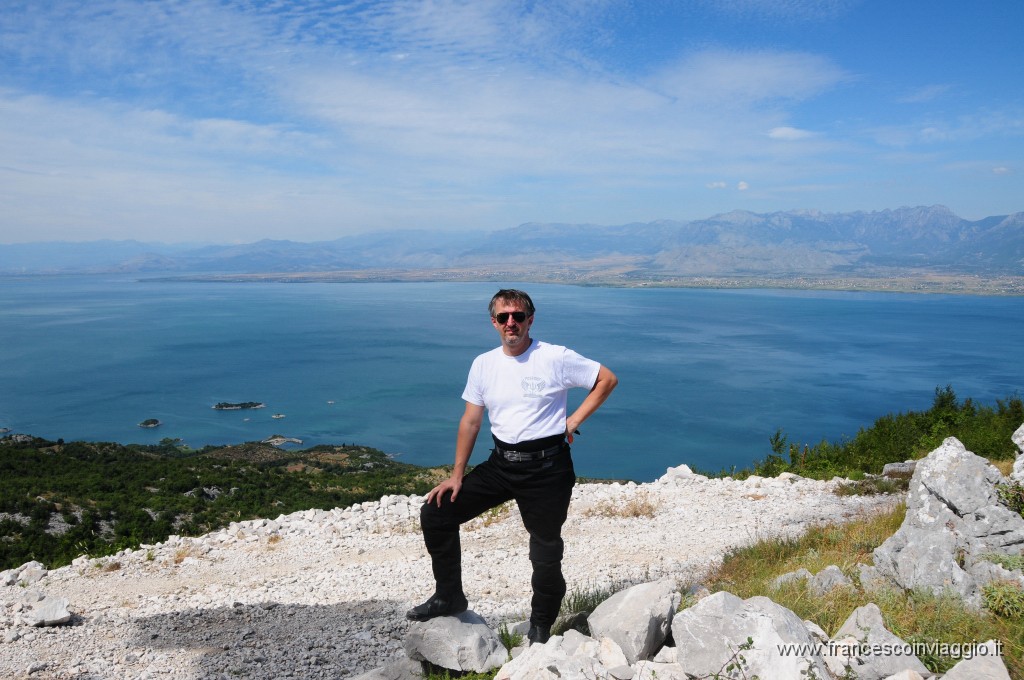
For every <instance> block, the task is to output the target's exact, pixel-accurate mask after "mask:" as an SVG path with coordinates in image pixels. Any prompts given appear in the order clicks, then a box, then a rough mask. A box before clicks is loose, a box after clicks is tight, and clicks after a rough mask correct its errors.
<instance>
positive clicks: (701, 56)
mask: <svg viewBox="0 0 1024 680" xmlns="http://www.w3.org/2000/svg"><path fill="white" fill-rule="evenodd" d="M848 78H849V76H848V75H847V74H846V73H845V72H844V71H843V70H842V69H840V68H839V67H837V66H836V65H835V64H833V63H832V62H831V61H829V60H828V59H826V58H824V57H822V56H820V55H815V54H808V53H802V52H770V51H760V52H733V51H724V50H709V51H704V52H699V53H696V54H693V55H691V56H690V57H688V58H686V59H684V60H683V61H682V62H679V63H678V64H676V65H674V66H673V67H671V68H668V69H666V70H665V71H664V72H662V73H661V74H660V75H659V77H658V78H657V79H656V80H655V86H656V87H657V88H658V89H659V90H661V91H663V92H664V93H666V94H667V95H669V96H672V97H674V98H676V99H677V100H678V101H679V102H680V103H681V104H683V105H686V106H701V105H707V104H716V105H719V106H724V107H727V108H743V107H748V106H751V105H754V104H759V103H761V102H764V101H773V100H801V99H806V98H808V97H812V96H814V95H816V94H819V93H821V92H823V91H825V90H827V89H829V88H832V87H835V86H836V85H838V84H840V83H842V82H844V81H845V80H847V79H848Z"/></svg>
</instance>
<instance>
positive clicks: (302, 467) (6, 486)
mask: <svg viewBox="0 0 1024 680" xmlns="http://www.w3.org/2000/svg"><path fill="white" fill-rule="evenodd" d="M447 475H448V472H447V471H440V470H436V469H429V468H421V467H417V466H414V465H409V464H404V463H398V462H396V461H394V460H391V459H390V458H389V457H388V456H387V455H386V454H384V453H383V452H381V451H378V450H376V449H371V448H368V447H363V446H317V447H313V448H310V449H306V450H303V451H299V452H288V451H282V450H280V449H277V448H274V447H273V446H269V445H265V444H259V443H247V444H242V445H239V446H229V447H207V448H205V449H202V450H190V449H187V448H185V447H182V446H180V445H179V442H178V441H177V440H172V439H164V440H163V441H162V442H161V443H160V444H159V445H156V446H138V445H133V446H124V445H121V444H112V443H85V442H71V443H66V444H65V443H64V442H62V441H57V442H51V441H46V440H43V439H33V440H31V441H29V442H25V443H16V442H15V441H13V440H12V439H10V438H7V439H0V570H2V569H9V568H12V567H15V566H18V565H20V564H23V563H25V562H27V561H29V560H38V561H40V562H42V563H43V564H45V565H46V566H47V567H49V568H56V567H59V566H62V565H65V564H68V563H70V562H71V560H73V559H74V558H75V557H78V556H79V555H82V554H89V555H93V556H101V555H107V554H111V553H114V552H116V551H118V550H121V549H124V548H132V549H134V548H137V547H138V546H139V545H141V544H144V543H157V542H160V541H163V540H165V539H166V538H167V537H168V536H169V535H171V534H179V535H200V534H203V533H206V532H209V531H213V530H215V529H217V528H220V527H223V526H227V525H228V524H229V523H230V522H232V521H241V520H246V519H254V518H258V517H276V516H278V515H280V514H287V513H291V512H295V511H298V510H306V509H309V508H334V507H345V506H348V505H352V504H353V503H359V502H363V501H367V500H376V499H379V498H380V497H381V496H383V495H385V494H392V493H418V494H422V493H426V491H427V490H429V489H430V488H431V487H432V486H433V485H434V484H435V483H436V480H437V479H438V478H439V477H446V476H447Z"/></svg>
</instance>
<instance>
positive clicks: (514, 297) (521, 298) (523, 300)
mask: <svg viewBox="0 0 1024 680" xmlns="http://www.w3.org/2000/svg"><path fill="white" fill-rule="evenodd" d="M498 300H504V301H505V302H518V303H519V304H521V305H522V306H523V307H525V308H526V310H525V311H526V315H527V316H533V313H534V312H535V311H537V310H536V309H535V308H534V306H533V300H531V299H530V296H529V295H527V294H526V293H524V292H523V291H521V290H516V289H515V288H502V289H501V290H499V291H498V292H497V293H495V294H494V297H492V298H491V303H490V304H489V305H487V311H489V312H490V313H491V316H494V306H495V304H496V303H497V302H498Z"/></svg>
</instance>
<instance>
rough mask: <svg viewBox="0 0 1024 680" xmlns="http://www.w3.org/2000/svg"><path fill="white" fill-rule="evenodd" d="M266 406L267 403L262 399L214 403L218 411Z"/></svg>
mask: <svg viewBox="0 0 1024 680" xmlns="http://www.w3.org/2000/svg"><path fill="white" fill-rule="evenodd" d="M264 406H266V404H264V403H263V402H261V401H239V402H230V401H219V402H217V403H216V404H214V405H213V408H215V409H217V410H218V411H237V410H239V409H243V408H263V407H264Z"/></svg>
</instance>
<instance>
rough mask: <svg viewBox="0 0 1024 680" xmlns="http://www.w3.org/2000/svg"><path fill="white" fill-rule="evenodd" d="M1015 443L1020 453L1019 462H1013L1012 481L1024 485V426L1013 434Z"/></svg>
mask: <svg viewBox="0 0 1024 680" xmlns="http://www.w3.org/2000/svg"><path fill="white" fill-rule="evenodd" d="M1013 443H1014V444H1016V445H1017V450H1019V451H1020V453H1019V454H1017V460H1015V461H1013V472H1012V473H1010V479H1012V480H1013V481H1015V482H1017V483H1019V484H1024V425H1021V426H1020V427H1018V428H1017V431H1016V432H1014V433H1013Z"/></svg>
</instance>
